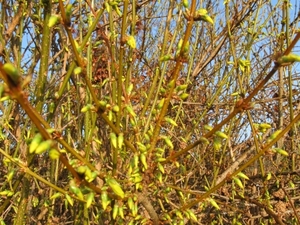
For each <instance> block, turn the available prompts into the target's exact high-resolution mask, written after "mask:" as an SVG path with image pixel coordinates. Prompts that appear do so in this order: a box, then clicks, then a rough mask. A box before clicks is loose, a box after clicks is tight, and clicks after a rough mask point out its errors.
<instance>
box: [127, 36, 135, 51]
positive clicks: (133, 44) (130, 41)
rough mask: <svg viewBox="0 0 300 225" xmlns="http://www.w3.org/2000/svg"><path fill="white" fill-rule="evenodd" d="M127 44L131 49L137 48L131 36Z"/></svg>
mask: <svg viewBox="0 0 300 225" xmlns="http://www.w3.org/2000/svg"><path fill="white" fill-rule="evenodd" d="M127 44H128V45H129V46H130V47H131V48H136V42H135V38H134V37H133V36H132V35H130V36H128V37H127Z"/></svg>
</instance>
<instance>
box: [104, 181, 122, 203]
mask: <svg viewBox="0 0 300 225" xmlns="http://www.w3.org/2000/svg"><path fill="white" fill-rule="evenodd" d="M106 183H107V184H108V186H109V187H110V188H111V189H112V190H113V192H114V193H115V194H116V195H118V196H119V197H120V198H124V197H125V193H124V191H123V190H122V188H121V186H120V184H119V183H118V182H117V181H116V180H115V179H113V178H106Z"/></svg>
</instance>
